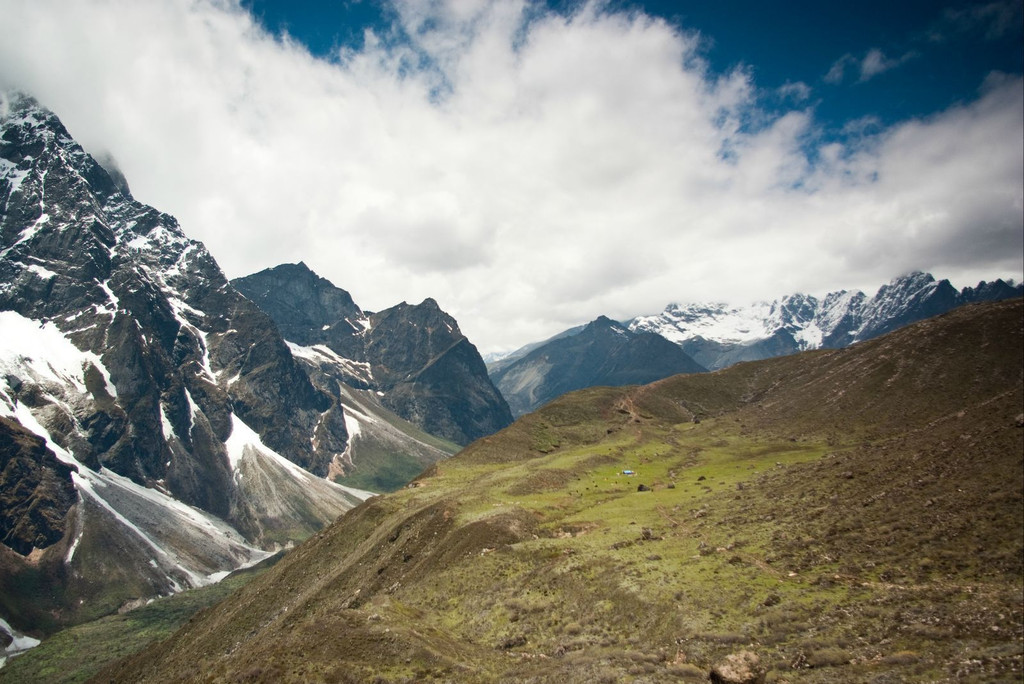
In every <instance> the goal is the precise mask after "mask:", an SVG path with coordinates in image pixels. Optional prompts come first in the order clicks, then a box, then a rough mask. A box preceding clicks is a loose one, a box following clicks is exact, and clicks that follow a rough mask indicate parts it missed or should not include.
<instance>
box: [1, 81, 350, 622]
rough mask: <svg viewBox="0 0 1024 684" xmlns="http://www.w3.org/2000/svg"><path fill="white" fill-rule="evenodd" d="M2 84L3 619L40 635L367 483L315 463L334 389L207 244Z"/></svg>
mask: <svg viewBox="0 0 1024 684" xmlns="http://www.w3.org/2000/svg"><path fill="white" fill-rule="evenodd" d="M2 98H3V101H2V102H0V112H3V115H2V119H0V500H2V501H3V505H2V507H0V510H2V514H0V539H2V541H3V544H0V618H3V619H5V620H6V621H7V622H9V623H10V624H11V625H12V626H13V627H14V628H15V629H21V630H31V632H32V633H35V634H40V633H45V632H48V631H51V630H52V629H54V628H56V627H57V626H59V625H62V624H68V623H72V622H78V621H81V620H84V619H89V618H92V617H96V616H98V615H102V614H105V613H109V612H111V611H113V610H116V609H117V608H118V607H119V606H121V605H124V604H127V603H131V602H134V601H139V600H142V599H145V598H147V597H152V596H155V595H158V594H166V593H169V592H173V591H177V590H179V589H184V588H188V587H192V586H197V585H201V584H204V583H207V582H209V581H213V580H214V579H217V578H218V577H220V576H222V575H223V573H225V572H227V571H230V570H233V569H235V568H237V567H240V566H244V565H247V564H250V563H252V562H255V561H258V560H259V559H261V558H263V557H264V556H266V555H267V553H268V552H269V551H272V550H273V549H276V548H279V547H281V546H283V545H286V544H289V543H291V542H292V541H294V540H296V539H301V538H304V537H306V536H308V535H309V534H311V533H312V532H314V531H315V530H317V529H319V528H320V527H322V526H323V525H325V524H327V523H328V522H331V521H333V520H334V519H335V518H336V517H337V516H338V515H339V514H340V513H342V512H344V511H345V510H348V509H349V508H351V507H353V506H354V505H356V504H358V503H359V502H360V501H362V500H363V499H365V498H367V497H368V496H370V493H369V492H365V491H360V490H357V489H351V488H346V487H342V486H339V485H336V484H334V483H333V482H330V481H327V480H325V479H324V477H323V476H324V475H326V474H327V473H328V472H329V470H330V469H331V466H332V464H335V463H337V462H340V461H341V460H342V459H343V457H344V455H345V453H346V450H347V449H348V447H349V433H348V430H347V421H346V414H345V410H344V408H343V407H341V406H340V404H339V402H338V401H337V400H336V398H335V397H332V396H331V395H329V394H326V393H324V392H322V391H320V390H318V389H317V388H316V387H315V386H314V385H313V383H312V382H310V379H309V377H308V375H307V373H306V371H305V370H304V368H303V366H302V365H300V364H299V363H298V362H297V361H296V360H295V358H294V357H293V355H292V353H291V351H290V350H289V347H288V346H287V344H286V343H285V341H284V340H283V339H282V338H281V336H280V334H279V333H278V330H277V328H276V326H275V325H274V323H273V321H272V320H271V319H270V318H269V317H267V316H266V314H264V313H263V312H261V311H260V310H259V309H258V308H257V307H256V306H255V305H254V304H253V303H252V302H250V301H249V300H248V299H246V298H245V297H243V296H242V295H241V294H239V293H238V292H237V291H236V290H235V289H234V288H233V287H232V286H231V285H230V284H229V283H228V281H227V280H226V278H225V277H224V275H223V273H222V272H221V271H220V268H219V267H218V266H217V264H216V262H215V261H214V259H213V258H212V257H211V256H210V254H209V253H208V252H207V251H206V249H205V248H204V247H203V245H202V244H201V243H198V242H196V241H193V240H190V239H189V238H188V237H186V235H185V234H184V233H183V232H182V230H181V228H180V227H179V226H178V224H177V222H176V221H175V220H174V218H172V217H171V216H168V215H166V214H163V213H160V212H159V211H157V210H156V209H153V208H152V207H149V206H146V205H144V204H141V203H140V202H137V201H136V200H135V199H134V198H133V197H132V196H131V193H130V191H129V190H128V187H127V184H126V183H125V182H124V181H123V179H122V178H120V177H119V175H118V174H116V173H115V174H113V175H112V174H111V173H108V172H107V171H106V170H105V169H104V168H103V167H101V166H100V165H99V164H98V163H97V162H96V160H95V159H93V158H92V157H91V156H90V155H88V154H87V153H86V152H85V151H84V150H83V149H82V148H81V147H80V146H79V145H78V144H77V143H76V142H75V141H74V140H73V139H72V137H71V136H70V135H69V134H68V132H67V130H65V128H64V126H63V125H62V124H61V122H60V121H59V120H58V119H57V117H56V116H55V115H54V114H53V113H51V112H49V111H47V110H46V109H44V108H43V107H41V106H39V105H38V104H37V103H36V102H35V101H34V100H33V99H31V98H29V97H26V96H22V95H12V94H6V95H3V96H2ZM26 586H31V587H34V589H33V591H32V592H31V594H29V593H26V592H25V591H24V587H26Z"/></svg>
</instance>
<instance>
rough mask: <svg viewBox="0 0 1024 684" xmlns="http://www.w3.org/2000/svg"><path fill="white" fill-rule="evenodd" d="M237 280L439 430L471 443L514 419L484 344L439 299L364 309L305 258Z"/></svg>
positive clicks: (355, 383)
mask: <svg viewBox="0 0 1024 684" xmlns="http://www.w3.org/2000/svg"><path fill="white" fill-rule="evenodd" d="M232 283H233V284H234V286H235V287H236V288H238V290H239V291H240V292H241V293H242V294H244V295H245V296H247V297H249V298H250V299H251V300H252V301H253V302H255V303H256V304H257V305H258V306H259V307H260V308H261V309H263V311H265V312H266V313H267V314H268V315H269V316H270V317H271V318H273V319H274V321H275V322H276V323H277V324H278V326H279V327H280V329H281V332H282V334H283V335H284V337H285V339H287V340H288V341H289V342H293V343H295V344H297V345H302V346H305V347H313V348H316V347H317V346H320V347H323V348H325V349H326V353H327V354H328V355H330V356H332V357H333V358H334V365H335V366H336V368H337V371H336V372H335V373H334V374H335V375H337V376H339V377H340V378H341V380H342V382H344V383H345V384H347V385H349V386H350V387H352V388H354V389H364V390H371V392H372V394H370V395H368V396H367V400H369V401H377V402H379V403H380V404H381V406H383V407H384V408H386V409H388V410H390V411H393V412H394V413H395V414H397V415H398V416H401V417H402V418H404V419H405V420H408V421H411V422H412V423H414V424H415V425H417V426H418V427H420V428H421V429H423V430H425V431H426V432H428V433H430V434H432V435H435V436H436V437H440V438H442V439H446V440H449V441H451V442H454V443H456V444H461V445H465V444H468V443H469V442H471V441H473V440H474V439H477V438H479V437H484V436H486V435H489V434H491V433H494V432H497V431H498V430H500V429H501V428H503V427H505V426H506V425H508V424H509V423H511V422H512V416H511V414H510V413H509V409H508V405H507V404H506V402H505V399H504V398H503V397H502V396H501V394H499V393H498V391H497V390H496V389H495V388H494V385H493V384H492V383H491V380H490V378H489V377H488V375H487V368H486V366H485V365H484V362H483V359H482V358H481V357H480V354H479V352H478V351H477V350H476V347H474V346H473V344H472V343H471V342H470V341H469V340H468V339H467V338H466V336H465V335H463V334H462V332H461V331H460V330H459V324H458V323H457V322H456V321H455V319H454V318H452V317H451V316H449V315H448V314H446V313H445V312H444V311H442V310H441V308H440V307H439V306H438V305H437V302H435V301H434V300H433V299H427V300H425V301H423V302H422V303H421V304H418V305H410V304H406V303H405V302H402V303H401V304H398V305H397V306H393V307H391V308H389V309H385V310H384V311H380V312H377V313H369V312H364V311H363V310H361V309H360V308H359V307H358V306H357V305H356V304H355V303H354V302H353V301H352V297H351V296H350V295H349V293H348V292H346V291H345V290H342V289H341V288H338V287H335V286H334V285H333V284H332V283H331V282H330V281H328V280H326V279H324V278H321V277H319V276H317V275H316V274H315V273H313V272H312V271H311V270H310V269H309V267H307V266H306V265H305V264H302V263H299V264H285V265H282V266H277V267H275V268H271V269H267V270H265V271H261V272H259V273H255V274H253V275H250V276H246V277H244V278H238V279H236V280H234V281H232ZM299 356H300V358H301V357H302V355H299ZM328 384H329V383H328ZM434 460H437V459H434ZM414 474H415V473H414Z"/></svg>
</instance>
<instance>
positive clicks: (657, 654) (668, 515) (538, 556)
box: [102, 300, 1024, 682]
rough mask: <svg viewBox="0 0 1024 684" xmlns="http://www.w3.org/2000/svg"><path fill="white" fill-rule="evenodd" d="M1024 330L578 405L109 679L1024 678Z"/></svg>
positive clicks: (483, 449)
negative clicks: (737, 667) (724, 665)
mask: <svg viewBox="0 0 1024 684" xmlns="http://www.w3.org/2000/svg"><path fill="white" fill-rule="evenodd" d="M1022 328H1024V307H1022V305H1021V301H1020V300H1016V301H1011V302H1003V303H996V304H984V305H970V306H965V307H961V308H958V309H956V310H955V311H953V312H950V313H948V314H946V315H944V316H941V317H939V318H936V319H930V320H928V321H925V322H922V323H918V324H914V325H910V326H907V327H904V328H901V329H899V330H897V331H895V332H893V333H890V334H888V335H886V336H883V337H879V338H876V339H873V340H870V341H867V342H864V343H862V344H859V345H857V346H855V347H852V348H846V349H841V350H828V351H814V352H806V353H803V354H798V355H794V356H789V357H784V358H780V359H771V360H767V361H761V362H756V363H749V364H742V365H739V366H736V367H733V368H730V369H727V370H724V371H719V372H717V373H704V374H691V375H680V376H674V377H672V378H669V379H667V380H663V381H660V382H657V383H654V384H652V385H646V386H642V387H638V388H637V387H632V388H624V389H615V388H607V387H603V388H591V389H587V390H583V391H580V392H576V393H572V394H569V395H565V396H563V397H561V398H560V399H558V400H556V401H554V402H551V403H550V404H548V405H547V406H545V407H544V408H542V409H540V410H538V411H536V412H534V413H532V414H530V415H528V416H524V417H523V418H521V419H520V420H518V421H517V422H516V423H515V424H513V425H512V426H510V427H509V428H507V429H506V430H503V431H502V432H500V433H498V434H496V435H493V436H491V437H488V438H486V439H483V440H480V441H478V442H476V443H474V444H473V445H471V446H470V447H469V448H467V449H466V450H464V451H463V452H462V453H460V454H459V455H457V456H456V457H454V458H452V459H450V460H448V461H445V462H444V463H442V464H439V465H438V466H436V467H435V470H434V472H433V473H431V474H429V475H427V476H424V477H422V478H421V479H420V480H418V481H417V482H416V483H414V484H415V485H416V486H413V487H410V488H407V489H404V490H402V491H401V492H397V493H395V494H392V495H387V496H384V497H378V498H376V499H373V500H372V501H369V502H367V503H366V504H364V505H362V506H360V507H359V508H357V509H355V510H354V511H352V512H351V513H350V514H348V515H346V516H344V517H343V518H342V519H340V520H339V521H338V522H336V523H335V524H334V525H332V526H331V527H330V528H327V529H326V530H324V531H322V532H320V533H318V534H317V535H316V536H315V537H314V538H313V539H311V540H309V541H308V542H307V543H305V544H303V545H302V546H300V547H299V548H297V549H296V550H295V551H293V552H292V553H290V554H288V555H287V556H286V557H285V558H284V559H283V560H282V561H281V562H280V563H279V564H278V565H277V566H276V567H275V568H274V569H272V570H271V571H269V572H268V573H267V574H266V575H264V576H263V577H261V578H260V579H258V580H256V581H254V582H253V583H252V584H250V585H248V586H247V587H246V588H245V589H243V590H242V591H240V592H239V593H237V594H235V595H233V596H232V597H230V598H229V599H227V600H226V601H225V602H224V603H223V604H221V605H220V606H218V607H217V608H216V609H214V610H212V611H209V612H207V613H205V614H203V615H202V616H200V617H198V618H197V619H196V620H194V621H193V622H192V623H190V624H189V625H188V626H187V627H185V628H183V629H182V630H180V631H179V632H178V633H177V634H176V635H175V636H174V637H173V638H172V639H170V640H169V641H167V642H164V643H162V644H160V645H158V646H156V647H154V648H151V649H149V650H147V651H145V652H143V653H141V654H138V655H137V656H135V657H133V658H132V659H130V660H128V661H126V662H122V663H120V664H119V665H117V666H115V667H112V668H110V669H108V670H107V671H105V672H104V673H103V674H102V679H103V681H108V680H113V681H182V680H193V679H198V678H202V679H207V680H211V681H220V680H226V679H228V678H230V677H237V678H240V679H244V680H247V681H303V680H305V681H309V680H316V681H327V680H332V681H343V682H347V681H353V682H354V681H365V680H367V679H372V678H376V679H377V681H425V680H431V679H435V680H437V679H440V680H458V681H469V682H476V681H479V682H491V681H509V682H511V681H544V682H547V681H550V682H554V681H570V682H576V681H594V680H598V681H623V680H628V679H634V680H643V681H651V682H661V681H665V682H669V681H678V680H680V679H705V680H706V679H707V677H708V673H709V671H710V669H711V668H712V667H713V666H714V665H715V664H716V663H719V662H720V661H721V660H722V659H723V658H725V657H726V656H729V655H732V654H736V655H739V654H740V653H741V652H748V653H751V654H753V655H754V656H756V657H757V658H758V659H759V663H760V665H759V666H758V667H759V669H760V670H761V672H762V673H766V674H767V675H768V677H770V678H771V679H773V680H775V681H781V680H788V681H801V682H864V681H908V682H913V681H917V682H953V681H1004V680H1005V681H1013V680H1016V679H1019V678H1020V677H1021V675H1022V657H1021V646H1020V645H1021V643H1022V639H1024V614H1022V611H1021V607H1020V595H1021V592H1022V591H1024V580H1022V577H1024V574H1022V570H1024V568H1022V556H1024V507H1022V506H1021V500H1020V492H1021V490H1022V487H1024V469H1022V467H1021V454H1022V453H1024V428H1022V427H1021V425H1024V416H1022V415H1021V407H1022V405H1024V360H1022V357H1021V354H1020V350H1021V348H1022V345H1024V330H1022ZM697 418H699V419H700V422H696V421H695V419H697Z"/></svg>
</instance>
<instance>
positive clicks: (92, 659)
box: [0, 557, 277, 684]
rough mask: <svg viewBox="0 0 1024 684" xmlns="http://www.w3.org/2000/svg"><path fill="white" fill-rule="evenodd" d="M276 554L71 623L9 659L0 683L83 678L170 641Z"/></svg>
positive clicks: (62, 683) (64, 683) (63, 683)
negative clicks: (206, 582) (203, 582)
mask: <svg viewBox="0 0 1024 684" xmlns="http://www.w3.org/2000/svg"><path fill="white" fill-rule="evenodd" d="M276 559H277V557H275V558H274V559H268V561H264V563H262V564H260V566H258V567H255V568H251V569H249V570H243V571H240V572H236V573H234V574H232V575H230V576H229V577H227V578H225V579H224V580H223V581H221V582H218V583H217V584H214V585H211V586H208V587H203V588H201V589H193V590H190V591H186V592H182V593H180V594H174V595H172V596H168V597H164V598H159V599H156V600H154V601H152V602H151V603H149V604H148V605H145V606H142V607H140V608H136V609H135V610H132V611H129V612H126V613H123V614H120V615H110V616H107V617H104V618H100V619H99V620H95V621H93V622H87V623H84V624H81V625H76V626H74V627H69V628H67V629H65V630H63V631H60V632H57V633H56V634H54V635H53V636H51V637H49V638H47V639H46V640H44V641H43V642H42V643H41V644H40V645H39V646H37V647H35V648H33V649H31V650H29V651H26V652H25V653H24V654H22V655H20V656H17V657H15V658H13V659H11V660H9V661H8V662H7V664H6V665H5V666H4V667H3V668H2V669H0V682H48V683H50V684H72V683H74V682H84V681H86V680H88V679H89V678H90V677H92V676H93V675H95V674H96V673H97V672H99V671H100V669H102V668H103V667H104V666H106V665H108V664H109V663H111V662H113V661H115V660H118V659H120V658H123V657H125V656H128V655H131V654H133V653H136V652H138V651H140V650H141V649H143V648H145V647H146V646H148V645H149V644H151V643H153V642H155V641H159V640H161V639H166V638H167V637H169V636H170V635H171V634H173V633H174V632H175V631H176V630H177V629H178V628H179V627H181V626H182V625H183V624H185V623H186V622H188V621H189V619H191V618H192V617H193V616H194V615H195V614H196V613H197V612H199V611H201V610H203V609H205V608H208V607H210V606H212V605H214V604H216V603H218V602H220V601H222V600H223V599H224V598H225V597H227V596H228V595H230V594H231V593H232V592H234V591H235V590H237V589H239V588H240V587H242V586H245V585H246V584H248V583H249V582H250V581H252V580H253V579H254V578H256V577H258V576H259V575H260V574H262V573H263V572H264V571H265V570H266V569H267V568H269V567H270V566H271V565H272V563H273V562H275V561H276Z"/></svg>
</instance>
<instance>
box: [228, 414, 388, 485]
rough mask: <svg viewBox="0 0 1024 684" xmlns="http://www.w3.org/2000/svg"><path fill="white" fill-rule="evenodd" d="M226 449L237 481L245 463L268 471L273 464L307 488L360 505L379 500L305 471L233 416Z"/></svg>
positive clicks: (273, 466)
mask: <svg viewBox="0 0 1024 684" xmlns="http://www.w3.org/2000/svg"><path fill="white" fill-rule="evenodd" d="M347 423H348V414H347V412H346V424H347ZM224 445H225V446H226V447H227V451H228V459H229V460H230V462H231V469H232V470H233V471H234V473H235V477H236V478H239V479H240V476H241V475H242V473H243V472H244V462H245V461H250V460H256V461H258V462H259V465H260V466H261V467H264V468H265V467H266V464H268V463H269V464H270V466H271V467H272V468H274V469H276V470H278V471H280V472H284V473H287V474H288V475H289V476H290V477H291V478H292V479H294V480H295V481H296V482H298V483H299V484H300V485H303V486H304V487H320V486H326V487H329V488H334V489H336V490H337V491H339V492H344V493H346V494H348V495H350V496H352V497H355V498H356V499H358V500H359V501H365V500H366V499H369V498H370V497H373V496H376V494H375V493H374V492H368V491H365V490H362V489H355V488H353V487H345V486H343V485H339V484H335V483H334V482H331V481H329V480H325V479H323V478H320V477H317V476H316V475H313V474H312V473H310V472H309V471H307V470H303V469H302V468H300V467H299V466H297V465H295V464H294V463H292V462H291V461H289V460H288V459H286V458H285V457H284V456H282V455H281V454H279V453H277V452H276V451H274V450H273V449H271V448H270V447H268V446H267V445H265V444H264V443H263V441H262V440H261V439H260V436H259V435H258V434H256V432H255V431H254V430H253V429H252V428H250V427H249V426H248V425H246V424H245V423H244V422H242V421H241V420H240V419H239V418H238V416H236V415H234V414H232V415H231V436H230V437H229V438H228V440H227V442H225V444H224Z"/></svg>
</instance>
